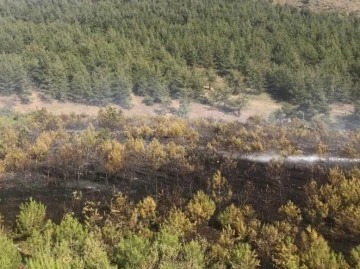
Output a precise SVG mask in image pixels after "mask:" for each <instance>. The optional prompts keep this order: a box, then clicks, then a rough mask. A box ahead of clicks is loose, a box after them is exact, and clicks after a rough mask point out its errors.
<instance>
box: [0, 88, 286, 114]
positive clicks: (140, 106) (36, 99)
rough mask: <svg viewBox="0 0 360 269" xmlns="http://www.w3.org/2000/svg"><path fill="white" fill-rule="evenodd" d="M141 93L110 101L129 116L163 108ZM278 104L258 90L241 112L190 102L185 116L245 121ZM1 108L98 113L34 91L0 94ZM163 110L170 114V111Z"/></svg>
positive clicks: (174, 102)
mask: <svg viewBox="0 0 360 269" xmlns="http://www.w3.org/2000/svg"><path fill="white" fill-rule="evenodd" d="M143 100H144V97H141V96H132V105H133V106H132V108H131V109H124V108H121V107H120V106H118V105H115V104H109V105H111V106H114V107H116V108H119V109H122V110H123V111H124V113H125V114H126V115H129V116H155V115H158V114H161V113H162V111H163V110H162V108H161V106H160V105H159V104H155V105H152V106H147V105H146V104H144V103H143ZM179 106H180V104H179V101H178V100H172V102H171V105H170V108H172V109H173V110H177V109H178V108H179ZM280 107H281V104H280V103H277V102H275V101H274V100H273V99H271V97H269V96H268V95H267V94H260V95H255V96H251V97H250V100H249V103H248V105H247V106H246V107H245V108H244V109H243V110H242V112H241V115H240V116H236V115H235V114H233V113H231V112H229V113H226V112H223V111H220V110H218V109H216V108H214V107H211V106H209V105H204V104H199V103H192V104H191V105H190V108H189V113H188V118H190V119H200V118H212V119H222V120H239V121H246V120H247V118H248V117H250V116H253V115H259V116H261V117H264V118H267V117H268V116H269V115H270V114H271V113H272V112H274V111H275V110H277V109H279V108H280ZM0 108H2V109H5V108H9V109H11V110H13V111H16V112H19V113H29V112H31V111H35V110H37V109H42V108H45V109H46V110H48V111H49V112H52V113H54V114H69V113H77V114H87V115H91V116H95V115H97V113H98V111H99V109H100V108H101V107H100V106H90V105H85V104H78V103H73V102H59V101H57V100H44V99H43V98H41V95H40V94H39V93H37V92H32V94H31V98H30V103H29V104H23V103H21V101H20V99H19V98H18V97H17V96H15V95H14V96H6V97H0ZM165 114H170V113H169V112H167V113H165Z"/></svg>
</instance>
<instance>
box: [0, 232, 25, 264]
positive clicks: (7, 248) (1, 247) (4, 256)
mask: <svg viewBox="0 0 360 269" xmlns="http://www.w3.org/2000/svg"><path fill="white" fill-rule="evenodd" d="M20 264H21V256H20V254H19V252H18V251H17V249H16V246H15V245H14V244H13V242H12V241H11V240H10V239H9V238H7V236H6V235H5V234H4V232H3V231H2V230H1V229H0V268H4V269H13V268H14V269H18V268H19V267H20Z"/></svg>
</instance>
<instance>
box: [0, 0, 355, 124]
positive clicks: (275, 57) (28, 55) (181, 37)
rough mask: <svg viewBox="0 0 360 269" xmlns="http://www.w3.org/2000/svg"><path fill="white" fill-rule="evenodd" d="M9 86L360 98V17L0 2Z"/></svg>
mask: <svg viewBox="0 0 360 269" xmlns="http://www.w3.org/2000/svg"><path fill="white" fill-rule="evenodd" d="M0 36H1V39H0V52H1V55H0V58H1V59H0V88H1V89H0V91H1V94H12V93H17V94H19V95H20V96H21V97H22V98H23V100H24V101H26V100H27V99H28V93H29V91H30V90H31V89H37V90H41V91H42V92H43V93H45V94H46V95H48V96H51V97H54V98H57V99H60V100H73V101H77V102H86V103H96V104H105V103H108V102H109V101H112V102H116V103H119V104H123V105H129V101H130V93H131V92H134V93H135V94H138V95H143V96H146V97H147V99H146V100H147V102H148V103H149V104H151V103H152V102H162V103H166V102H168V100H169V99H171V98H180V99H181V100H185V101H186V100H192V99H198V100H202V101H206V100H205V99H204V86H205V85H208V86H209V87H210V88H211V87H212V83H213V80H214V77H215V75H220V76H221V77H223V78H224V79H225V81H226V83H225V85H223V86H222V87H221V88H220V89H215V91H220V92H222V93H224V94H225V95H228V94H231V93H233V94H238V93H243V92H244V91H245V90H246V89H248V88H251V89H254V90H256V91H258V92H261V91H267V92H269V93H270V94H271V95H272V96H273V97H274V98H276V99H278V100H283V101H288V102H290V103H291V104H293V105H295V106H296V109H300V110H302V111H305V112H306V116H307V118H311V116H313V115H315V114H319V113H321V114H327V113H328V109H329V108H328V104H329V103H331V102H335V101H344V102H353V101H354V100H359V96H360V91H359V87H360V86H359V85H360V82H359V81H360V54H359V52H360V20H359V18H356V17H355V16H342V15H338V14H333V13H321V14H315V13H311V12H309V11H306V10H298V9H294V8H291V7H288V6H277V5H273V4H271V3H270V2H268V1H253V0H243V1H234V0H230V1H219V0H196V1H187V0H181V1H165V0H157V1H145V0H121V1H117V0H101V1H90V0H75V1H73V0H71V1H70V0H65V1H64V0H54V1H41V0H39V1H26V0H16V1H10V0H1V1H0Z"/></svg>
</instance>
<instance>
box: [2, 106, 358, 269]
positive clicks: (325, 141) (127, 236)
mask: <svg viewBox="0 0 360 269" xmlns="http://www.w3.org/2000/svg"><path fill="white" fill-rule="evenodd" d="M0 136H1V137H0V139H1V144H0V145H1V151H0V158H1V161H0V168H1V169H0V170H1V181H0V199H1V203H0V213H1V215H2V217H0V220H1V222H2V225H0V226H1V228H0V253H1V255H0V268H9V269H12V268H14V269H15V268H16V269H17V268H21V266H25V268H29V269H42V268H53V269H60V268H76V269H78V268H144V269H145V268H146V269H147V268H154V269H155V268H189V269H190V268H288V269H290V268H291V269H292V268H324V269H328V268H334V269H335V268H360V267H359V266H360V240H359V239H360V226H359V225H360V214H359V212H360V196H359V195H360V181H359V178H360V170H359V168H358V165H359V163H353V164H351V163H347V164H346V163H345V165H344V164H343V165H342V166H341V168H340V166H335V165H332V166H327V164H326V163H325V164H321V163H319V164H317V165H316V164H314V165H304V164H301V163H298V164H297V163H293V164H290V165H289V164H286V163H284V162H282V161H281V160H278V161H276V160H274V161H270V162H268V163H261V162H260V163H256V162H251V161H247V160H246V159H242V158H241V157H242V156H244V154H253V153H261V152H264V153H267V152H278V153H280V154H282V155H283V156H289V155H290V156H296V155H298V154H314V153H316V154H318V155H319V156H339V157H340V156H343V157H348V158H359V155H360V133H359V131H334V130H332V129H330V128H329V127H328V126H327V125H326V124H324V122H322V121H319V120H314V121H312V122H305V121H301V120H294V121H292V122H291V123H286V124H268V123H266V122H263V121H262V120H261V119H260V118H257V117H254V118H250V119H249V120H248V121H247V122H246V123H239V122H216V121H211V120H197V121H187V120H184V119H181V118H168V117H153V118H148V117H146V118H142V117H138V118H127V117H125V116H124V115H123V114H122V113H121V112H120V111H118V110H116V109H114V108H111V107H107V108H105V109H102V110H101V111H100V112H99V114H98V116H97V117H95V118H90V117H87V116H82V115H75V114H73V115H61V116H56V115H53V114H51V113H49V112H47V111H46V110H40V111H36V112H33V113H31V114H27V115H17V114H11V113H10V114H8V115H1V116H0ZM353 160H356V159H353ZM358 160H359V159H358ZM359 161H360V160H359ZM340 164H341V163H340ZM71 182H77V184H78V186H80V184H83V183H84V182H88V183H89V184H90V182H97V186H101V188H100V187H99V188H98V189H95V190H93V191H94V192H93V194H91V195H95V194H96V195H97V196H94V197H99V196H101V197H103V199H93V198H91V197H92V196H91V195H90V196H89V194H87V193H89V188H83V189H81V188H80V187H79V189H74V191H73V192H72V190H70V191H71V192H70V194H71V195H70V196H69V195H64V196H62V198H60V199H59V198H58V197H55V196H53V193H52V192H51V190H52V189H56V188H58V187H59V186H62V185H63V186H66V185H67V184H69V183H71ZM7 186H10V187H7ZM90 186H91V185H90ZM106 186H108V187H109V188H110V189H111V190H109V191H107V190H106ZM24 189H27V190H28V191H27V192H20V193H22V195H18V196H16V193H19V190H21V191H22V190H24ZM16 190H18V191H16ZM90 190H91V189H90ZM37 191H43V193H45V194H46V193H47V194H46V195H47V197H48V198H47V199H48V200H47V201H48V203H46V200H45V201H44V203H45V204H44V203H40V202H38V201H37V200H39V198H40V200H43V199H44V197H43V196H39V197H38V198H37V197H36V196H38V194H37V193H38V192H37ZM29 195H31V196H33V198H34V199H30V200H28V199H27V197H29ZM15 196H16V197H15ZM26 196H27V197H26ZM16 199H26V200H25V201H23V202H21V203H20V205H19V207H20V208H19V209H17V210H16V214H17V216H16V217H14V215H13V212H10V210H9V209H8V208H7V207H4V205H6V204H7V205H9V204H11V203H12V201H14V200H16ZM56 199H58V200H57V203H58V204H59V206H61V205H64V204H65V205H66V207H65V208H63V210H62V211H61V213H59V214H57V212H58V211H57V210H54V207H52V206H53V202H54V201H55V200H56ZM50 201H51V202H52V203H50Z"/></svg>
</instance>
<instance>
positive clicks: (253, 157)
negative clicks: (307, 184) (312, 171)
mask: <svg viewBox="0 0 360 269" xmlns="http://www.w3.org/2000/svg"><path fill="white" fill-rule="evenodd" d="M240 159H242V160H248V161H251V162H258V163H268V162H270V161H283V162H284V163H289V164H297V163H303V164H316V163H328V164H354V163H355V164H356V163H360V158H345V157H334V156H332V157H321V156H318V155H289V156H282V155H280V154H277V153H249V154H245V155H242V156H240Z"/></svg>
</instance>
